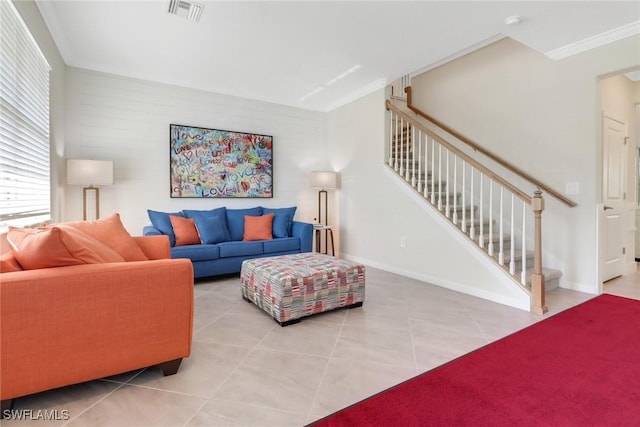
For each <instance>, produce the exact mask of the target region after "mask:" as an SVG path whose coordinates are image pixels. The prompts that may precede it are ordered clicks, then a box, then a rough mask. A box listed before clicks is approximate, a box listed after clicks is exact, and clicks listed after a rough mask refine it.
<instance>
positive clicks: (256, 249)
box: [218, 241, 264, 258]
mask: <svg viewBox="0 0 640 427" xmlns="http://www.w3.org/2000/svg"><path fill="white" fill-rule="evenodd" d="M218 247H219V248H220V258H228V257H234V256H250V255H261V254H262V253H263V252H264V248H263V246H262V242H261V241H257V242H223V243H218Z"/></svg>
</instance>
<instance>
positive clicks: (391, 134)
mask: <svg viewBox="0 0 640 427" xmlns="http://www.w3.org/2000/svg"><path fill="white" fill-rule="evenodd" d="M393 117H394V112H393V111H391V110H390V111H389V166H390V167H393Z"/></svg>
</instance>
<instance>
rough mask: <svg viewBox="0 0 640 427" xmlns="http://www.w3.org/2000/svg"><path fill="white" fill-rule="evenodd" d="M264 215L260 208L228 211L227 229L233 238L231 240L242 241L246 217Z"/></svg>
mask: <svg viewBox="0 0 640 427" xmlns="http://www.w3.org/2000/svg"><path fill="white" fill-rule="evenodd" d="M245 215H249V216H260V215H262V208H261V207H260V206H258V207H255V208H250V209H227V228H228V229H229V233H230V236H231V240H233V241H240V240H242V238H243V236H244V217H245Z"/></svg>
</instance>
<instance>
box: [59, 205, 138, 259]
mask: <svg viewBox="0 0 640 427" xmlns="http://www.w3.org/2000/svg"><path fill="white" fill-rule="evenodd" d="M57 226H58V227H60V228H67V227H73V228H75V229H77V230H80V231H82V232H83V233H85V234H86V235H88V236H90V237H93V238H94V239H96V240H98V241H99V242H102V243H103V244H104V245H106V246H108V247H110V248H111V249H113V250H114V251H116V252H117V253H119V254H120V256H122V258H124V260H125V261H147V260H148V259H149V258H147V256H146V255H145V254H144V252H143V251H142V249H140V246H138V244H137V243H136V242H135V240H133V237H131V234H129V232H128V231H127V229H126V228H124V225H122V221H121V220H120V215H119V214H117V213H116V214H113V215H111V216H109V217H107V218H104V219H96V220H92V221H75V222H65V223H62V224H58V225H57Z"/></svg>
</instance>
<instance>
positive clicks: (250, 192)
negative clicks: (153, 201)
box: [169, 124, 273, 198]
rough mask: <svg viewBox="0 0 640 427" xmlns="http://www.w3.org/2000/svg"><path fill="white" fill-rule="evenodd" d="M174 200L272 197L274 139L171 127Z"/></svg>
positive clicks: (205, 129) (170, 157)
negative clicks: (175, 198) (184, 198)
mask: <svg viewBox="0 0 640 427" xmlns="http://www.w3.org/2000/svg"><path fill="white" fill-rule="evenodd" d="M169 139H170V148H171V153H170V156H169V161H170V169H171V197H198V198H202V197H211V198H232V197H260V198H268V197H273V137H272V136H269V135H260V134H254V133H245V132H233V131H228V130H219V129H208V128H201V127H192V126H183V125H174V124H172V125H170V126H169Z"/></svg>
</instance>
